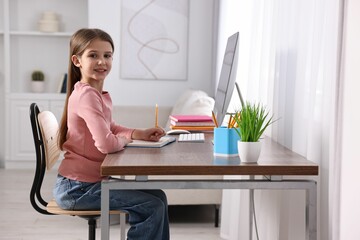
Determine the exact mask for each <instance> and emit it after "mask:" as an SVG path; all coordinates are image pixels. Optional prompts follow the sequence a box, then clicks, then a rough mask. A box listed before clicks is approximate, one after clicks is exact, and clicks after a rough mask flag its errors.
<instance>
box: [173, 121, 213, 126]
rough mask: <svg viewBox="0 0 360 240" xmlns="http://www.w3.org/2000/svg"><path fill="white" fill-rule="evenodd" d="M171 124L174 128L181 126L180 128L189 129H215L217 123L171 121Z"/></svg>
mask: <svg viewBox="0 0 360 240" xmlns="http://www.w3.org/2000/svg"><path fill="white" fill-rule="evenodd" d="M170 124H171V125H172V126H179V127H187V126H210V127H211V126H212V127H215V123H214V122H213V121H211V122H210V121H206V122H175V121H173V120H170Z"/></svg>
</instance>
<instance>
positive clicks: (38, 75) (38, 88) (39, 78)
mask: <svg viewBox="0 0 360 240" xmlns="http://www.w3.org/2000/svg"><path fill="white" fill-rule="evenodd" d="M31 80H32V81H31V88H32V91H33V92H36V93H41V92H44V89H45V76H44V73H43V72H42V71H40V70H35V71H33V72H32V74H31Z"/></svg>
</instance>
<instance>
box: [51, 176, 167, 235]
mask: <svg viewBox="0 0 360 240" xmlns="http://www.w3.org/2000/svg"><path fill="white" fill-rule="evenodd" d="M53 193H54V197H55V200H56V202H57V204H58V205H59V206H60V207H61V208H62V209H70V210H94V209H100V207H101V182H97V183H87V182H79V181H74V180H70V179H68V178H65V177H63V176H61V175H58V177H57V181H56V184H55V188H54V191H53ZM110 209H111V210H122V211H125V212H128V213H129V224H130V229H129V231H128V233H127V238H128V239H129V240H135V239H141V240H146V239H149V240H167V239H170V236H169V235H170V234H169V218H168V204H167V199H166V195H165V193H164V192H163V191H162V190H112V191H110Z"/></svg>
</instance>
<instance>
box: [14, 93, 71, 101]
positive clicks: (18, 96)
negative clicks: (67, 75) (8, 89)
mask: <svg viewBox="0 0 360 240" xmlns="http://www.w3.org/2000/svg"><path fill="white" fill-rule="evenodd" d="M65 97H66V94H65V93H10V94H8V99H12V100H29V99H40V100H42V99H43V100H48V99H51V100H65Z"/></svg>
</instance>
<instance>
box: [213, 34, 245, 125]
mask: <svg viewBox="0 0 360 240" xmlns="http://www.w3.org/2000/svg"><path fill="white" fill-rule="evenodd" d="M238 38H239V33H238V32H237V33H235V34H233V35H231V36H230V37H229V38H228V41H227V44H226V48H225V54H224V59H223V63H222V66H221V72H220V78H219V84H218V87H217V91H216V94H215V105H214V113H215V115H216V119H217V122H218V124H219V125H222V123H223V121H224V118H225V115H226V112H227V109H228V107H229V103H230V100H231V96H232V94H233V91H234V87H235V81H236V70H237V62H238V61H237V60H238Z"/></svg>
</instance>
